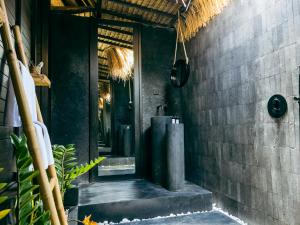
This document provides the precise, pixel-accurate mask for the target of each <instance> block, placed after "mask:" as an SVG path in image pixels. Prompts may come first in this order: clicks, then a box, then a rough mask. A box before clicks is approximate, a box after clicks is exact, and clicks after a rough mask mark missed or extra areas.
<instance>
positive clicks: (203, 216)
mask: <svg viewBox="0 0 300 225" xmlns="http://www.w3.org/2000/svg"><path fill="white" fill-rule="evenodd" d="M122 224H124V225H185V224H188V225H240V223H238V222H236V221H234V220H233V219H231V218H230V217H228V216H226V215H224V214H222V213H220V212H217V211H211V212H205V213H195V214H190V215H185V216H176V217H168V218H160V219H149V220H143V221H137V222H129V223H122Z"/></svg>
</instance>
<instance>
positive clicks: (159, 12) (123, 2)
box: [109, 0, 174, 19]
mask: <svg viewBox="0 0 300 225" xmlns="http://www.w3.org/2000/svg"><path fill="white" fill-rule="evenodd" d="M109 1H110V2H113V3H116V4H118V5H123V6H126V7H130V8H135V9H138V10H142V11H144V12H148V13H153V14H157V15H159V16H164V17H168V18H169V19H172V18H173V17H174V15H173V14H171V13H167V12H163V11H160V10H157V9H153V8H149V7H146V6H142V5H138V4H134V3H130V2H126V1H122V0H109Z"/></svg>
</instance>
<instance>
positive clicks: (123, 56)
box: [104, 46, 133, 81]
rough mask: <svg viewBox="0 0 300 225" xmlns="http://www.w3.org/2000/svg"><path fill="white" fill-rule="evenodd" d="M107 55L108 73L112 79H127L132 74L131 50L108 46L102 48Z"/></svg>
mask: <svg viewBox="0 0 300 225" xmlns="http://www.w3.org/2000/svg"><path fill="white" fill-rule="evenodd" d="M104 54H106V56H107V65H108V71H109V75H110V76H111V77H112V79H114V80H122V81H127V80H130V79H131V78H132V76H133V51H132V50H130V49H126V48H120V47H115V46H110V47H108V48H106V49H105V50H104Z"/></svg>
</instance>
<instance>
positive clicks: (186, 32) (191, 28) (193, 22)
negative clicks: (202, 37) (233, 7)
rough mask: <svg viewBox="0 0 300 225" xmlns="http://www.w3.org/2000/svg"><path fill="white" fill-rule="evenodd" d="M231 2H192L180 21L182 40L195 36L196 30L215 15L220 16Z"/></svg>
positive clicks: (219, 0)
mask: <svg viewBox="0 0 300 225" xmlns="http://www.w3.org/2000/svg"><path fill="white" fill-rule="evenodd" d="M230 1H231V0H193V1H192V2H191V4H190V6H189V9H188V11H187V12H186V15H185V18H186V19H180V22H181V28H182V33H183V37H184V40H189V39H191V38H192V37H194V36H195V35H196V33H197V32H198V30H199V29H200V28H202V27H205V26H206V24H207V23H208V22H209V21H210V20H211V19H212V18H213V17H214V16H216V15H218V14H220V13H221V12H222V10H223V9H224V7H225V6H227V5H228V4H229V3H230Z"/></svg>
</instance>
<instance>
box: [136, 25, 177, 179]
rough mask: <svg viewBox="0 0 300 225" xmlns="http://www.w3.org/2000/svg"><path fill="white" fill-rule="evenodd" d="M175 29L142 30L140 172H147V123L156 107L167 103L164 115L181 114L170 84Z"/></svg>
mask: <svg viewBox="0 0 300 225" xmlns="http://www.w3.org/2000/svg"><path fill="white" fill-rule="evenodd" d="M175 39H176V34H175V32H171V31H168V30H164V29H157V28H151V27H143V28H142V30H141V104H142V106H141V109H142V111H141V113H142V146H143V147H142V148H141V150H140V152H139V153H138V156H137V157H138V161H139V163H141V165H140V167H139V166H138V168H140V170H142V171H140V172H141V174H144V175H146V176H148V175H149V173H150V166H149V165H150V164H149V162H150V160H151V159H150V154H149V153H150V147H151V146H150V125H151V124H150V122H151V117H153V116H156V115H157V113H156V110H157V106H159V105H162V104H167V107H168V110H167V112H166V113H165V115H181V108H180V90H179V89H176V88H174V87H172V86H171V83H170V78H169V75H170V70H171V68H172V63H173V56H174V49H175Z"/></svg>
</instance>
